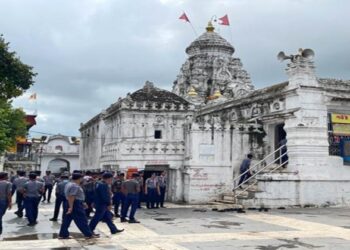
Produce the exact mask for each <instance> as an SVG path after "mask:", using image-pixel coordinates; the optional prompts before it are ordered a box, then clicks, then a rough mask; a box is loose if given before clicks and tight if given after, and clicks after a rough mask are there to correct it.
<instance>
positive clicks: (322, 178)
mask: <svg viewBox="0 0 350 250" xmlns="http://www.w3.org/2000/svg"><path fill="white" fill-rule="evenodd" d="M234 51H235V49H234V47H233V46H232V45H231V44H230V43H229V42H227V41H226V40H225V39H224V38H222V37H221V36H220V35H219V34H218V33H216V32H215V30H214V27H213V26H212V25H211V24H210V23H209V24H208V27H207V28H206V32H204V34H202V35H201V36H199V37H198V38H197V39H196V40H195V41H194V42H192V43H191V44H190V46H189V47H188V48H187V49H186V53H187V55H188V58H187V60H186V62H185V63H184V64H183V65H182V67H181V69H180V73H179V75H178V76H177V79H176V80H175V82H174V85H173V91H172V92H169V91H166V90H162V89H159V88H157V87H156V86H155V85H154V84H153V83H151V82H146V83H145V85H144V86H143V88H141V89H140V90H137V91H136V92H134V93H132V94H129V95H127V96H126V97H125V98H119V100H118V101H117V102H116V103H114V104H112V105H111V106H110V107H108V108H107V109H106V110H104V111H102V112H101V113H100V114H98V115H96V116H95V117H93V118H92V119H91V120H89V121H88V122H86V123H84V124H81V127H80V131H81V144H80V167H81V169H111V170H119V171H125V172H126V171H127V170H128V169H130V168H137V169H138V170H144V171H145V175H146V176H148V175H149V174H150V173H151V172H158V171H162V170H165V171H167V173H168V176H169V183H168V194H167V199H168V200H169V201H173V202H186V203H207V202H212V201H219V202H225V200H226V203H230V201H231V202H232V203H239V204H241V205H243V206H245V207H262V206H263V207H280V206H329V205H342V206H345V205H349V204H350V166H348V165H347V164H348V162H349V161H350V157H349V156H350V81H344V80H335V79H328V78H327V79H319V78H317V76H316V74H315V67H314V63H313V61H312V59H313V56H310V54H308V55H306V54H305V53H304V52H303V50H301V51H300V52H299V53H298V54H296V55H294V56H290V57H286V58H287V59H288V58H289V59H288V61H289V63H288V64H287V68H286V73H287V76H288V79H286V81H285V82H282V83H279V84H275V85H271V86H269V87H266V88H263V89H257V90H255V89H254V86H253V84H252V82H251V79H250V77H249V74H248V73H247V71H246V70H244V68H243V65H242V63H241V60H240V59H239V58H235V57H234ZM305 51H306V50H305ZM248 153H252V154H253V156H254V158H253V162H252V165H251V167H252V170H253V171H254V172H255V173H256V174H255V175H254V177H253V178H252V179H251V180H250V181H249V183H250V184H251V185H247V184H245V185H244V186H243V191H241V190H240V189H239V188H237V182H238V181H237V176H239V167H240V164H241V162H242V160H243V159H244V158H245V156H246V155H247V154H248ZM234 183H235V184H234ZM234 187H235V191H234V192H232V189H233V188H234Z"/></svg>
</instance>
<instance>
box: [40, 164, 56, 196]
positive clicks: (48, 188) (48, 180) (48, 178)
mask: <svg viewBox="0 0 350 250" xmlns="http://www.w3.org/2000/svg"><path fill="white" fill-rule="evenodd" d="M43 180H44V184H45V191H44V195H43V202H44V201H46V193H48V195H47V203H50V200H51V194H52V189H53V186H54V184H55V176H54V175H53V174H51V171H49V170H48V171H46V175H45V176H44V177H43Z"/></svg>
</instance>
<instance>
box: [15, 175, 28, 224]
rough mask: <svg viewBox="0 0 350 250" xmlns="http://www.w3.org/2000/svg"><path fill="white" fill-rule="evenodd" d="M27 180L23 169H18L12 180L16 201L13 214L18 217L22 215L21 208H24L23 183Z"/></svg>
mask: <svg viewBox="0 0 350 250" xmlns="http://www.w3.org/2000/svg"><path fill="white" fill-rule="evenodd" d="M27 181H28V178H27V177H26V172H25V171H18V177H17V178H16V179H15V180H14V181H13V185H14V186H15V187H16V203H17V211H16V212H15V214H16V215H17V216H18V217H19V218H22V217H23V209H24V197H23V192H24V190H23V187H24V184H25V183H26V182H27Z"/></svg>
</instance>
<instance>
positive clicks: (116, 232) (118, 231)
mask: <svg viewBox="0 0 350 250" xmlns="http://www.w3.org/2000/svg"><path fill="white" fill-rule="evenodd" d="M121 232H124V229H117V231H115V232H113V233H112V234H119V233H121Z"/></svg>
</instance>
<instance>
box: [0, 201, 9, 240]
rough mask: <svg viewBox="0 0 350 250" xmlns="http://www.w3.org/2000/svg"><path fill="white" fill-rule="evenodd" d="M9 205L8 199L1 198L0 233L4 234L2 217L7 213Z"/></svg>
mask: <svg viewBox="0 0 350 250" xmlns="http://www.w3.org/2000/svg"><path fill="white" fill-rule="evenodd" d="M7 207H8V202H7V200H0V235H1V234H2V217H3V216H4V215H5V213H6V210H7Z"/></svg>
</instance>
